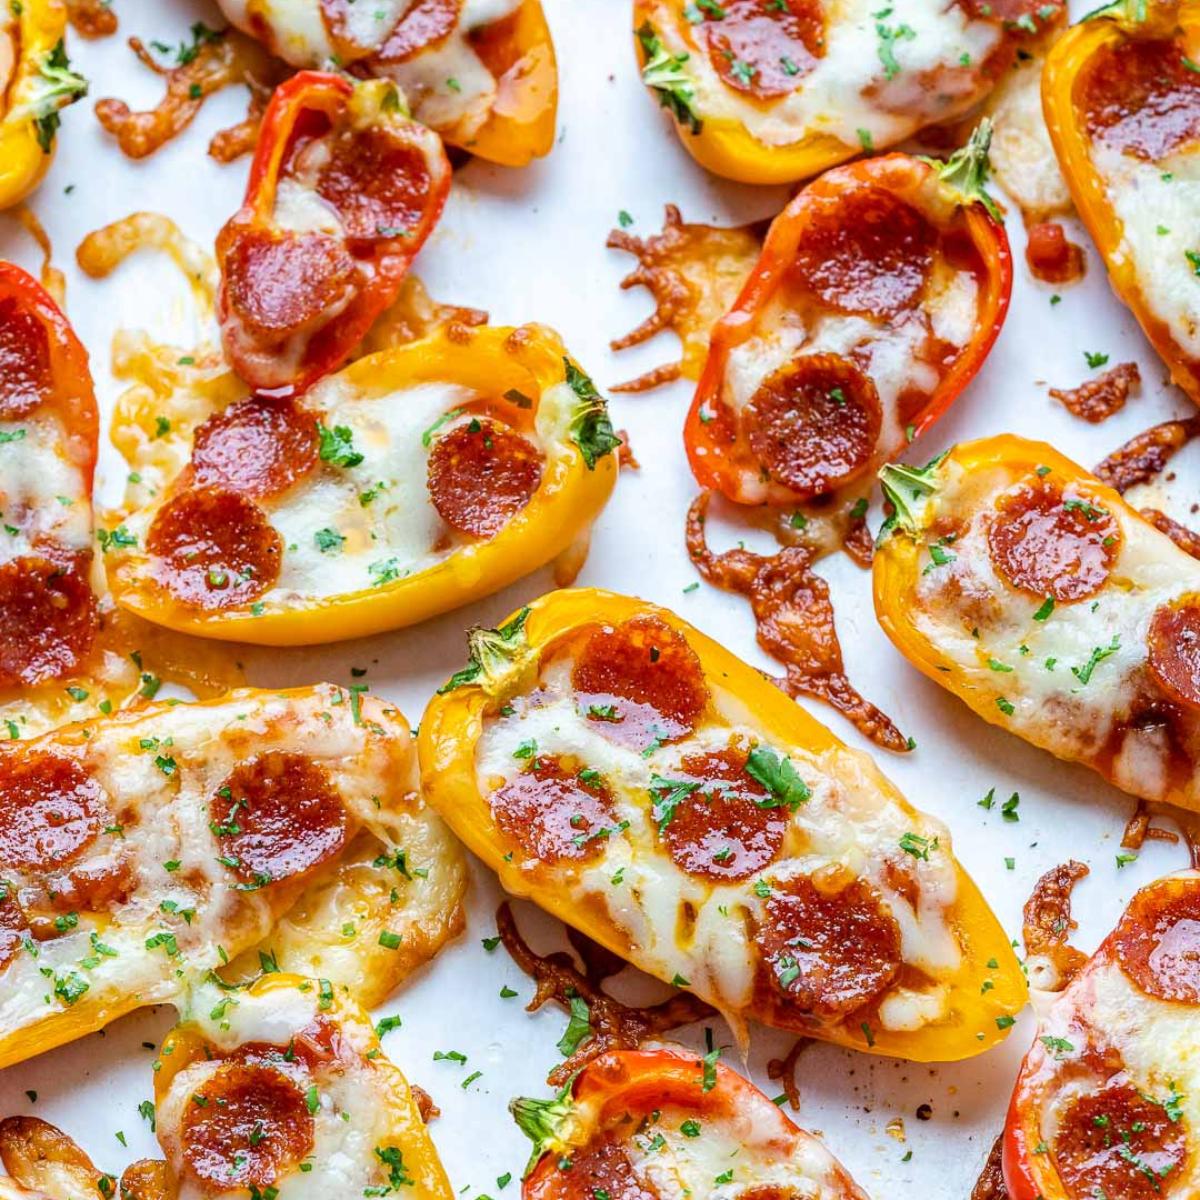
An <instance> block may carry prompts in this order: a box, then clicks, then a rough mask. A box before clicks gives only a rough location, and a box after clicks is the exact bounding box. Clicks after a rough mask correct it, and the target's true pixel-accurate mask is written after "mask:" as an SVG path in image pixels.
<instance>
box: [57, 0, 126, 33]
mask: <svg viewBox="0 0 1200 1200" xmlns="http://www.w3.org/2000/svg"><path fill="white" fill-rule="evenodd" d="M67 17H68V19H69V20H70V22H71V28H72V29H74V30H75V32H76V33H77V34H79V36H80V37H85V38H102V37H108V36H109V35H110V34H114V33H116V32H117V14H116V13H115V12H113V10H112V0H67Z"/></svg>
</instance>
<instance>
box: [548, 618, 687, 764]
mask: <svg viewBox="0 0 1200 1200" xmlns="http://www.w3.org/2000/svg"><path fill="white" fill-rule="evenodd" d="M571 686H572V687H573V688H574V689H575V691H576V692H578V693H580V695H579V699H578V704H579V708H580V711H581V712H583V713H584V714H585V715H586V716H587V718H588V719H589V720H590V721H593V722H596V724H597V726H598V728H599V729H600V730H601V732H603V733H604V734H605V735H606V736H607V737H610V738H612V740H613V741H617V742H621V743H622V744H625V745H632V746H636V747H637V748H638V749H641V750H644V749H646V748H647V747H649V746H651V745H654V744H656V743H662V742H671V741H676V740H678V739H679V738H681V737H686V736H687V734H689V733H691V731H692V730H693V729H694V728H695V726H696V721H697V720H698V719H699V717H700V714H701V713H702V712H703V711H704V706H705V704H707V703H708V687H707V686H706V684H705V682H704V670H703V668H702V667H701V666H700V659H699V658H697V656H696V652H695V651H694V650H693V649H692V648H691V646H689V645H688V642H687V639H686V638H685V637H684V636H683V634H681V633H679V632H677V631H676V630H674V629H672V628H671V626H670V625H668V624H667V623H666V622H665V621H663V620H661V619H660V618H659V617H653V616H643V617H633V618H632V619H631V620H628V621H623V622H622V623H621V624H620V625H616V626H605V627H603V628H601V629H597V630H596V631H595V632H594V633H592V634H591V636H590V637H589V638H588V640H587V641H586V642H585V643H584V644H583V646H582V647H581V648H580V651H579V653H578V655H577V657H576V659H575V666H574V669H573V670H572V672H571Z"/></svg>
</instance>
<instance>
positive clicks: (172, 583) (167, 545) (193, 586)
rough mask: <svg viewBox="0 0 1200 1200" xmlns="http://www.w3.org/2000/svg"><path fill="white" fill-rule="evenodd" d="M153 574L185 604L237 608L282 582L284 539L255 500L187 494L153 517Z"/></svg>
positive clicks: (216, 490)
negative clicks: (280, 575)
mask: <svg viewBox="0 0 1200 1200" xmlns="http://www.w3.org/2000/svg"><path fill="white" fill-rule="evenodd" d="M146 550H147V552H148V553H149V554H150V555H151V556H152V558H153V560H154V561H153V562H152V564H151V568H150V573H151V575H152V576H153V578H154V579H155V580H157V581H158V583H160V584H161V585H162V586H163V587H164V588H166V589H167V591H169V592H170V593H171V595H172V596H174V597H175V599H176V600H178V601H179V602H180V603H181V604H190V605H193V606H195V607H196V608H204V609H220V608H235V607H237V606H238V605H242V604H248V603H250V601H252V600H254V599H256V598H257V597H259V596H261V595H262V594H263V593H264V592H266V591H268V590H269V589H270V588H271V586H272V585H273V584H274V582H275V580H276V579H278V578H279V565H280V562H281V560H282V557H283V539H282V538H281V537H280V536H279V534H278V533H277V532H276V531H275V530H274V529H273V528H272V527H271V525H270V523H269V522H268V521H267V518H266V514H265V513H264V512H263V511H262V509H261V508H259V507H258V505H257V504H255V503H254V501H253V500H249V499H247V498H246V497H245V496H241V495H239V494H238V493H237V492H231V491H230V490H229V489H228V488H223V487H206V488H188V489H187V490H185V491H182V492H180V493H178V494H177V495H175V496H172V497H171V499H170V500H168V501H167V502H166V503H165V504H164V505H163V506H162V508H160V509H159V510H158V513H157V514H156V515H155V518H154V523H153V524H152V525H151V526H150V532H149V534H148V535H147V537H146Z"/></svg>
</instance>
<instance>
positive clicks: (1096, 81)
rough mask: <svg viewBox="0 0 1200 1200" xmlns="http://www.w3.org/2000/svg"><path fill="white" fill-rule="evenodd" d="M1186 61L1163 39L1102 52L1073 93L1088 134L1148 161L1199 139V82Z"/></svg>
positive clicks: (1180, 48)
mask: <svg viewBox="0 0 1200 1200" xmlns="http://www.w3.org/2000/svg"><path fill="white" fill-rule="evenodd" d="M1186 58H1187V56H1186V47H1184V46H1182V45H1181V44H1180V43H1179V42H1178V41H1174V40H1167V39H1162V40H1149V39H1144V38H1137V39H1122V40H1121V41H1119V42H1117V43H1116V44H1115V45H1105V46H1103V47H1101V48H1100V49H1099V50H1098V51H1097V52H1096V54H1095V55H1094V56H1093V57H1092V58H1091V60H1090V61H1089V62H1088V63H1087V65H1086V66H1085V67H1084V69H1083V75H1082V77H1081V78H1080V80H1079V81H1078V83H1077V84H1076V89H1075V96H1076V97H1077V100H1076V103H1077V104H1078V105H1079V107H1080V109H1081V115H1082V117H1083V123H1084V125H1085V127H1086V129H1087V132H1088V135H1089V136H1090V137H1092V138H1093V139H1095V140H1098V141H1101V142H1103V143H1105V144H1106V145H1108V146H1111V147H1112V148H1113V149H1115V150H1119V151H1121V152H1122V153H1124V154H1131V155H1132V156H1134V157H1136V158H1140V159H1143V160H1144V161H1147V162H1157V161H1159V160H1160V159H1163V158H1166V157H1167V156H1169V155H1170V154H1172V153H1173V152H1175V151H1176V150H1178V149H1179V148H1180V147H1182V146H1183V145H1185V144H1186V143H1188V142H1191V141H1194V140H1196V139H1197V138H1200V78H1198V77H1197V76H1196V73H1195V72H1194V71H1191V70H1190V69H1189V68H1188V66H1187V65H1186ZM1181 99H1182V101H1183V103H1180V100H1181Z"/></svg>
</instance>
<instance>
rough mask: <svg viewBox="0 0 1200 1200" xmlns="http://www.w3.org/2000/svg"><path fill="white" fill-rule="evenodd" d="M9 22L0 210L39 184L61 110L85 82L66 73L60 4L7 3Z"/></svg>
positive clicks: (1, 82)
mask: <svg viewBox="0 0 1200 1200" xmlns="http://www.w3.org/2000/svg"><path fill="white" fill-rule="evenodd" d="M5 16H6V17H7V16H8V14H7V13H6V14H5ZM11 21H12V24H11V27H10V31H9V32H6V31H5V29H4V27H3V23H0V45H2V43H3V42H4V41H5V40H7V41H9V42H10V43H11V51H12V54H13V59H14V61H13V64H12V76H11V78H9V79H4V78H2V77H0V95H2V97H3V99H2V100H0V209H5V208H9V207H10V206H12V205H14V204H17V203H19V202H20V201H21V200H23V199H24V198H25V197H26V196H28V195H29V193H30V192H32V191H33V190H34V188H36V187H37V186H38V184H39V183H41V181H42V177H43V176H44V175H45V174H46V171H47V170H48V169H49V166H50V162H51V160H52V158H53V156H54V142H55V132H56V130H57V129H58V123H59V116H58V114H59V112H60V110H61V109H63V108H65V107H66V106H67V105H69V104H73V103H74V102H75V101H76V100H78V99H79V98H80V97H81V96H83V95H84V94H85V93H86V92H87V80H86V79H84V78H83V76H82V75H78V74H76V73H75V72H73V71H72V70H71V67H70V63H69V62H68V61H67V57H66V54H65V53H64V52H63V37H64V36H65V34H66V28H67V6H66V4H65V3H64V2H63V0H21V3H20V4H14V5H12V17H11ZM0 58H2V56H0Z"/></svg>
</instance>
